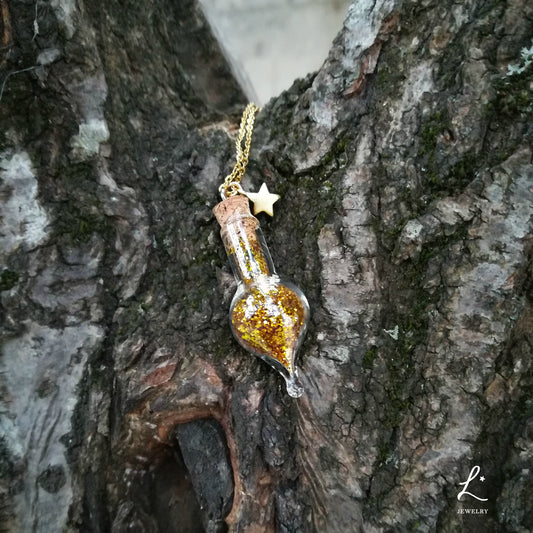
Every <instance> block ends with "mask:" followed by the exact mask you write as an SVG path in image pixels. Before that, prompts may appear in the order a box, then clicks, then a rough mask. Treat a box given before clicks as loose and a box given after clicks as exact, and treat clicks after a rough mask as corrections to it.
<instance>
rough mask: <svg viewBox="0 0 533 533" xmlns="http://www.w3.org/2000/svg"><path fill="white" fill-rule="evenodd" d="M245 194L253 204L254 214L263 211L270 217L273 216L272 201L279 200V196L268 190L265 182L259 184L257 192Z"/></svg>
mask: <svg viewBox="0 0 533 533" xmlns="http://www.w3.org/2000/svg"><path fill="white" fill-rule="evenodd" d="M245 194H246V196H248V198H250V200H251V201H252V202H253V204H254V215H257V213H261V211H264V212H265V213H267V214H269V215H270V216H271V217H273V216H274V203H275V202H277V201H278V200H279V198H280V196H279V194H274V193H271V192H268V187H267V186H266V183H263V185H261V188H260V189H259V192H247V193H245Z"/></svg>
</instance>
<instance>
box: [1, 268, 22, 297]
mask: <svg viewBox="0 0 533 533" xmlns="http://www.w3.org/2000/svg"><path fill="white" fill-rule="evenodd" d="M18 281H19V275H18V273H17V272H13V271H12V270H4V271H3V272H2V274H0V292H1V291H8V290H10V289H12V288H13V287H14V286H15V285H16V284H17V283H18Z"/></svg>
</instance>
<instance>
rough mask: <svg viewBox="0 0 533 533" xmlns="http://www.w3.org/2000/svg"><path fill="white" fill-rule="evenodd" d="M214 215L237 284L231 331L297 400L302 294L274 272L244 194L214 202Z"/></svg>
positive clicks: (304, 308)
mask: <svg viewBox="0 0 533 533" xmlns="http://www.w3.org/2000/svg"><path fill="white" fill-rule="evenodd" d="M214 213H215V216H216V217H217V220H218V222H219V224H220V226H221V231H220V234H221V236H222V241H223V242H224V247H225V248H226V253H227V254H228V257H229V260H230V263H231V267H232V270H233V274H234V276H235V279H236V281H237V283H238V286H237V291H236V293H235V296H234V297H233V300H232V302H231V307H230V324H231V329H232V332H233V335H234V336H235V338H236V339H237V341H238V342H239V343H240V344H241V345H242V346H243V347H244V348H245V349H246V350H248V351H250V352H251V353H253V354H254V355H257V356H258V357H261V358H262V359H263V360H265V361H266V362H267V363H269V364H270V365H271V366H272V367H274V368H275V369H276V370H278V371H279V372H280V373H281V375H282V376H283V377H284V378H285V382H286V385H287V392H288V394H289V395H290V396H292V397H294V398H298V397H299V396H301V395H302V393H303V389H302V387H301V385H300V383H299V380H298V370H297V368H296V365H295V359H296V354H297V351H298V348H299V347H300V345H301V343H302V341H303V338H304V335H305V331H306V328H307V322H308V319H309V304H308V302H307V298H306V297H305V295H304V294H303V292H302V291H301V290H300V289H299V288H298V287H296V286H295V285H293V284H292V283H290V282H287V281H284V280H282V279H280V277H279V276H278V275H277V274H276V270H275V268H274V264H273V263H272V258H271V257H270V253H269V251H268V248H267V246H266V244H265V241H264V239H263V236H262V233H261V230H260V228H259V221H258V220H257V219H256V218H255V217H254V216H253V215H252V214H251V213H250V209H249V206H248V198H246V197H245V196H242V195H237V196H232V197H230V198H227V199H225V200H224V201H223V202H221V203H219V204H218V205H217V206H215V208H214Z"/></svg>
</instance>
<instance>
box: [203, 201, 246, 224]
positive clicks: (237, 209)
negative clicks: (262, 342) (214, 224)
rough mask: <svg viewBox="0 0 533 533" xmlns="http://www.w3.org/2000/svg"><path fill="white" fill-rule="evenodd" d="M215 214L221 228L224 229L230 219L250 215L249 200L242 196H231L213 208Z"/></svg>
mask: <svg viewBox="0 0 533 533" xmlns="http://www.w3.org/2000/svg"><path fill="white" fill-rule="evenodd" d="M213 213H214V214H215V217H216V218H217V220H218V223H219V224H220V226H221V227H224V226H225V224H226V222H227V221H228V219H229V218H230V217H231V216H233V215H237V214H240V215H250V216H252V213H251V212H250V205H249V201H248V198H247V197H246V196H244V195H242V194H238V195H236V196H230V197H229V198H226V199H225V200H223V201H222V202H220V203H219V204H217V205H215V207H214V208H213Z"/></svg>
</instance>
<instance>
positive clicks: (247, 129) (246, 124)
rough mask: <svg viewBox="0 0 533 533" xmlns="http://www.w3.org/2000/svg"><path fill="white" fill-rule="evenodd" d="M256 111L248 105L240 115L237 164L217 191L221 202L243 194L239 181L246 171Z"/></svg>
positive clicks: (236, 143) (236, 146)
mask: <svg viewBox="0 0 533 533" xmlns="http://www.w3.org/2000/svg"><path fill="white" fill-rule="evenodd" d="M258 111H259V108H258V107H257V106H256V105H255V104H252V103H250V104H248V105H247V106H246V109H245V110H244V113H243V114H242V119H241V126H240V128H239V135H238V136H237V140H236V141H235V148H236V152H237V154H236V158H237V162H236V163H235V166H234V167H233V170H232V172H231V174H228V175H227V176H226V179H225V180H224V183H222V185H221V186H220V187H219V189H218V190H219V191H220V194H221V196H222V199H223V200H224V199H226V198H229V197H230V196H235V195H237V194H242V193H243V192H244V191H243V189H242V187H241V180H242V177H243V176H244V173H245V171H246V166H247V165H248V157H249V155H250V147H251V145H252V132H253V129H254V121H255V115H256V113H257V112H258ZM243 141H244V146H243Z"/></svg>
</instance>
